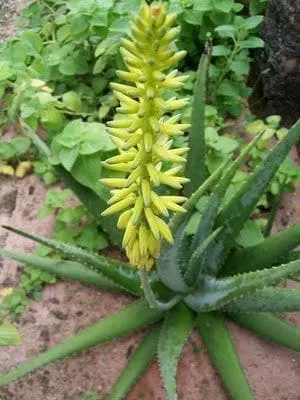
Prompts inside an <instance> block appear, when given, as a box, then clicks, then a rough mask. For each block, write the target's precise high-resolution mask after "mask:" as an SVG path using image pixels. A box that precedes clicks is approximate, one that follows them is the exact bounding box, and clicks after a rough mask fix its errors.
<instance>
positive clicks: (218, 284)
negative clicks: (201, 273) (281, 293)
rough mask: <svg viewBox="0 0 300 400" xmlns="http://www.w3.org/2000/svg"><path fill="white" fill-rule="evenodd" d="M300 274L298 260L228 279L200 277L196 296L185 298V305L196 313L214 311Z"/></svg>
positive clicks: (190, 295)
mask: <svg viewBox="0 0 300 400" xmlns="http://www.w3.org/2000/svg"><path fill="white" fill-rule="evenodd" d="M299 272H300V260H297V261H293V262H291V263H289V264H284V265H281V266H279V267H273V268H271V269H266V270H261V271H256V272H248V273H246V274H241V275H235V276H233V277H230V278H224V279H215V278H214V277H209V276H206V277H202V280H201V282H200V285H199V289H198V292H197V293H196V294H189V295H188V296H186V297H185V300H184V301H185V303H186V304H187V305H188V306H189V307H190V308H192V309H193V310H195V311H197V312H200V311H201V312H203V311H210V310H216V309H218V308H221V307H223V306H224V305H226V304H228V303H230V302H232V301H235V300H238V299H239V298H241V297H243V296H245V295H247V294H249V293H251V292H255V291H256V290H258V289H261V288H264V287H266V286H271V285H273V284H275V283H277V282H279V281H281V280H283V279H287V278H290V277H292V276H293V275H295V274H297V273H299Z"/></svg>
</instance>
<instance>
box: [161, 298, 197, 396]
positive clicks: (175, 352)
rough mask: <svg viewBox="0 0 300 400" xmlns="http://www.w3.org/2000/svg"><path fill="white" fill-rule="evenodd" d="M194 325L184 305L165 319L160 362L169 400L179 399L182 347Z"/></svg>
mask: <svg viewBox="0 0 300 400" xmlns="http://www.w3.org/2000/svg"><path fill="white" fill-rule="evenodd" d="M193 324H194V316H193V313H192V312H191V311H190V310H189V309H188V308H187V307H186V306H185V305H184V304H183V303H179V304H177V305H176V306H175V307H174V308H173V309H172V310H170V311H169V312H168V313H167V315H166V318H165V322H164V325H163V328H162V330H161V333H160V337H159V342H158V349H157V350H158V361H159V367H160V373H161V376H162V379H163V382H164V387H165V391H166V393H167V398H168V400H176V399H178V396H177V393H176V370H177V364H178V359H179V357H180V353H181V351H182V347H183V345H184V343H185V341H186V340H187V338H188V337H189V335H190V333H191V331H192V328H193Z"/></svg>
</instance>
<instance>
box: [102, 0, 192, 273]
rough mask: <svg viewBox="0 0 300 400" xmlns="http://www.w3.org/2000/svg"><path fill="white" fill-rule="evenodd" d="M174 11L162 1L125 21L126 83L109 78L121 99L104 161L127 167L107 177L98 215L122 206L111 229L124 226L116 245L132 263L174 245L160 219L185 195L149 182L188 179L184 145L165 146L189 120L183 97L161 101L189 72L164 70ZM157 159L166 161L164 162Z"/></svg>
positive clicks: (142, 264)
mask: <svg viewBox="0 0 300 400" xmlns="http://www.w3.org/2000/svg"><path fill="white" fill-rule="evenodd" d="M175 19H176V15H175V14H167V4H166V3H163V2H160V1H159V2H155V3H152V4H151V6H148V5H146V4H143V5H142V6H141V8H140V11H139V13H138V15H137V16H136V17H135V18H134V20H133V22H132V25H131V34H130V37H131V40H128V39H123V40H122V47H121V49H120V51H121V54H122V56H123V59H124V62H125V64H126V66H127V69H128V71H117V75H118V77H119V78H120V79H122V80H125V81H127V82H129V84H120V83H112V84H111V87H112V89H113V90H114V94H115V96H116V98H117V99H118V100H119V101H120V107H119V108H117V111H118V114H117V116H116V119H115V120H113V121H111V122H109V123H108V126H109V128H108V132H109V133H110V135H111V137H112V140H113V141H114V143H115V145H116V146H117V147H118V149H119V152H120V154H119V155H117V156H115V157H112V158H110V159H108V160H106V161H105V162H104V163H103V165H104V166H105V167H106V168H110V169H112V170H115V171H121V172H125V173H126V178H124V179H120V178H107V179H102V182H103V183H105V184H107V185H108V186H110V187H112V188H113V189H112V190H111V194H112V197H111V199H110V200H109V202H108V204H109V205H110V207H109V208H108V209H106V210H105V211H104V212H103V214H102V215H110V214H114V213H117V212H122V213H121V215H120V217H119V220H118V228H120V229H125V234H124V238H123V247H124V248H125V249H126V254H127V256H128V258H129V260H130V264H131V265H132V266H136V267H137V268H143V269H147V270H150V269H151V267H152V265H153V264H154V259H155V258H157V257H158V256H159V253H160V241H161V239H165V240H166V241H168V242H169V243H173V237H172V233H171V231H170V229H169V227H168V225H167V224H166V222H165V221H164V220H163V218H164V217H168V215H169V211H172V212H184V211H185V209H184V208H183V207H182V206H180V204H181V203H183V202H184V201H185V200H186V198H185V197H181V196H160V195H158V194H157V193H156V188H157V187H158V186H159V185H161V184H164V185H167V186H170V187H172V188H175V189H181V188H182V185H183V184H184V183H186V182H187V181H188V179H186V178H184V177H181V176H178V173H179V172H180V171H181V170H182V168H183V167H184V163H185V161H186V159H185V155H186V152H187V151H188V147H183V148H179V149H172V148H171V146H172V141H173V138H174V137H175V136H179V135H183V134H184V131H185V130H186V129H188V128H189V125H188V124H180V123H179V121H180V119H181V114H179V113H176V114H175V115H173V114H174V111H177V110H180V109H181V108H183V107H185V106H186V104H187V99H176V98H175V97H174V98H170V99H168V100H164V99H163V96H162V95H163V92H164V91H165V89H177V88H180V87H182V86H183V84H184V82H185V81H186V79H187V78H188V76H177V72H178V71H177V70H174V71H172V72H170V73H167V74H166V73H164V71H165V70H167V69H169V68H170V67H171V66H172V65H174V64H176V63H177V62H178V61H180V60H181V59H182V58H183V57H184V56H185V54H186V52H185V51H178V52H175V51H173V45H174V44H173V42H174V40H175V39H176V38H177V37H178V35H179V28H178V27H172V26H173V24H174V22H175ZM163 161H168V162H169V163H171V164H172V167H171V168H170V169H168V170H165V169H164V168H163Z"/></svg>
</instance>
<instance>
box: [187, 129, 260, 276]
mask: <svg viewBox="0 0 300 400" xmlns="http://www.w3.org/2000/svg"><path fill="white" fill-rule="evenodd" d="M260 137H261V135H258V136H257V137H256V138H255V139H254V140H252V141H251V142H250V143H249V144H248V145H247V146H246V147H245V149H243V151H242V152H241V153H240V155H239V156H238V157H237V158H236V160H235V161H234V162H233V163H232V164H231V165H230V166H229V167H228V168H227V169H226V170H225V172H224V175H223V176H222V178H221V179H220V181H219V183H218V185H217V186H216V188H215V190H214V192H213V193H212V195H211V196H210V199H209V201H208V204H207V206H206V208H205V210H204V212H203V214H202V216H201V219H200V221H199V225H198V228H197V231H196V233H195V235H194V237H193V241H192V243H191V246H190V248H189V249H186V253H187V254H188V255H189V254H190V255H191V253H195V251H196V249H197V248H199V246H201V245H202V243H204V242H205V241H206V238H207V237H208V236H209V235H210V234H211V232H212V229H213V227H214V223H215V220H216V218H217V215H218V213H219V208H220V206H221V203H222V200H223V198H224V195H225V193H226V190H227V189H228V186H229V185H230V183H231V180H232V178H233V177H234V175H235V174H236V172H237V170H238V169H239V168H240V166H241V165H242V164H243V163H244V162H245V159H246V157H247V156H248V155H249V153H250V152H251V150H252V149H253V148H254V146H255V145H256V143H257V142H258V140H259V139H260ZM208 245H209V243H208V244H207V246H206V249H205V250H207V249H208V247H209V246H208ZM205 259H206V253H205V251H204V253H203V254H201V257H198V260H194V262H193V267H189V269H190V272H189V275H190V276H189V284H191V283H192V282H195V281H197V277H198V276H200V275H201V274H202V270H203V269H204V268H205V263H204V260H205Z"/></svg>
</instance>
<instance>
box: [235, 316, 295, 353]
mask: <svg viewBox="0 0 300 400" xmlns="http://www.w3.org/2000/svg"><path fill="white" fill-rule="evenodd" d="M228 317H229V318H230V319H232V320H233V321H235V322H237V323H238V324H239V325H241V326H242V327H244V328H247V329H250V330H251V331H253V332H254V333H256V334H258V335H260V336H262V337H264V338H266V339H270V340H274V341H275V342H277V343H278V344H280V345H282V346H285V347H288V348H289V349H292V350H296V351H300V329H299V328H297V327H296V326H293V325H291V324H289V323H288V322H287V321H284V320H282V319H280V318H277V317H275V315H272V314H269V313H255V314H241V313H238V314H237V313H230V314H228Z"/></svg>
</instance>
